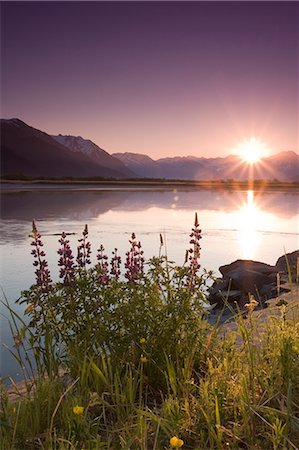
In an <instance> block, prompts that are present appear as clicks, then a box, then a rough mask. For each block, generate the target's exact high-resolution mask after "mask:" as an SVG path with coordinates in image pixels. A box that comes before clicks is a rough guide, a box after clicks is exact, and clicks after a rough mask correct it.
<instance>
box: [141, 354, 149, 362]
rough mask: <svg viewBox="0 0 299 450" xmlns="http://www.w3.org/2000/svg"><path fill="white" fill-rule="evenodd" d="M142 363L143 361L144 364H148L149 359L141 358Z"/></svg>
mask: <svg viewBox="0 0 299 450" xmlns="http://www.w3.org/2000/svg"><path fill="white" fill-rule="evenodd" d="M140 361H141V362H142V363H147V361H148V359H147V357H146V356H141V358H140Z"/></svg>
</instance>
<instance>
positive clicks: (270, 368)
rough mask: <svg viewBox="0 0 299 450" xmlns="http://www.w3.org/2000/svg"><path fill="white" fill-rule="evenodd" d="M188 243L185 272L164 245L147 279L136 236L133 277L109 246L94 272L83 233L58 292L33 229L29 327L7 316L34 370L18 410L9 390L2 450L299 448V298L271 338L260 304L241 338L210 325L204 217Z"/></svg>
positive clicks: (129, 262) (243, 324) (129, 265)
mask: <svg viewBox="0 0 299 450" xmlns="http://www.w3.org/2000/svg"><path fill="white" fill-rule="evenodd" d="M191 234H192V236H191V240H190V248H189V249H188V250H187V255H186V263H185V265H184V266H183V267H176V266H175V265H174V264H172V263H170V262H169V261H168V260H167V258H166V257H164V256H161V253H162V252H161V249H160V254H159V257H157V258H153V259H152V260H151V261H148V265H147V266H146V267H147V270H145V268H143V261H142V259H143V257H142V249H141V245H140V244H139V243H138V242H137V241H136V239H135V237H134V238H133V237H132V239H131V241H130V243H131V247H130V250H129V251H128V253H127V255H126V256H127V258H126V263H125V268H126V275H127V277H123V278H122V277H121V276H119V273H118V272H117V271H114V273H112V274H111V273H110V271H108V272H107V270H108V267H107V265H105V263H106V262H107V264H108V259H105V258H104V253H103V249H102V251H101V257H100V258H99V259H98V264H97V265H96V266H95V267H90V266H89V261H88V230H87V228H86V229H85V235H83V238H82V241H80V253H81V256H79V258H77V266H76V265H75V263H74V264H73V265H71V264H70V263H71V262H74V260H75V258H73V259H70V260H67V258H66V256H67V255H68V256H69V257H70V256H71V254H70V253H69V249H68V248H67V243H66V242H65V237H64V239H63V240H62V243H61V245H62V248H61V249H60V250H61V251H60V253H59V254H60V256H61V257H64V261H63V262H62V263H61V266H60V267H61V268H62V269H63V270H64V271H62V273H61V282H59V283H52V281H51V280H50V278H49V273H47V272H46V276H45V273H44V272H43V271H45V270H48V269H47V266H45V265H44V263H43V261H44V258H45V255H44V253H42V250H41V247H42V246H41V245H40V244H41V239H40V235H39V234H38V231H37V230H36V228H33V242H36V243H37V245H36V246H34V249H35V250H36V253H35V254H34V258H35V260H37V261H38V264H37V265H36V275H37V282H36V285H34V286H33V287H32V288H31V289H30V290H29V291H26V292H24V293H23V297H22V301H24V302H26V305H27V309H26V310H27V314H28V316H29V318H30V321H29V324H28V325H25V323H24V321H23V319H22V318H21V317H18V316H17V314H16V313H14V311H13V310H12V309H10V313H11V317H12V332H13V334H14V335H15V336H16V335H18V341H17V344H18V345H17V347H16V351H18V352H19V354H21V349H22V348H23V350H24V351H23V352H22V354H24V352H25V354H27V355H29V353H30V352H31V354H33V355H34V359H35V363H36V367H37V372H36V374H35V377H34V378H32V382H33V385H32V387H31V388H28V390H27V391H26V392H25V393H24V394H23V395H21V396H20V398H19V399H18V401H13V400H11V399H10V397H9V395H8V392H7V390H6V389H5V387H4V386H3V385H2V388H1V399H2V405H1V413H0V420H1V431H0V439H1V440H0V442H1V449H3V450H10V449H16V450H17V449H20V450H26V449H47V450H50V449H51V450H52V449H53V450H54V449H55V450H56V449H57V450H58V449H59V450H64V449H68V450H75V449H76V450H77V449H78V450H79V449H84V450H87V449H88V450H96V449H127V450H128V449H132V450H133V449H136V450H137V449H142V450H162V449H169V448H181V447H182V448H183V449H198V450H204V449H219V450H220V449H221V450H222V449H224V448H231V449H252V450H267V449H275V450H278V449H298V448H299V401H298V399H299V375H298V374H299V322H298V316H297V317H296V315H294V314H287V312H288V309H290V310H291V308H292V307H293V304H294V303H296V302H298V300H299V299H298V298H294V299H293V302H292V304H290V305H284V304H281V306H278V307H277V308H278V311H279V314H278V315H273V317H271V315H269V318H268V321H267V322H265V323H264V324H263V328H262V329H261V324H260V321H259V320H257V319H256V318H255V315H254V312H253V308H252V309H249V313H248V317H247V319H245V318H244V316H243V315H242V314H236V315H235V322H236V330H235V331H230V330H229V329H228V328H225V325H223V326H222V327H220V326H210V325H209V324H208V322H207V321H206V320H205V312H204V309H203V306H202V302H203V301H204V300H206V298H205V295H206V294H205V293H206V289H205V286H206V282H207V280H208V279H209V278H210V276H211V274H209V273H205V272H201V271H200V270H199V264H198V259H199V256H200V254H199V251H200V246H199V239H200V230H199V226H198V222H197V219H196V220H195V225H194V228H193V229H192V233H191ZM162 246H163V240H162V239H161V247H162ZM65 250H67V251H68V253H67V252H64V253H63V251H65ZM191 250H192V251H191ZM131 257H132V258H131ZM134 258H135V259H134ZM115 261H116V260H115V259H114V262H115ZM113 267H114V269H115V265H114V266H113ZM67 268H68V269H69V270H70V268H72V269H73V270H74V272H73V274H72V273H71V272H70V271H69V272H68V275H70V274H71V275H74V278H73V279H71V278H66V272H65V270H66V269H67ZM105 270H106V272H105ZM103 275H105V276H108V278H109V280H108V281H107V277H103ZM70 280H72V282H70ZM99 280H101V282H102V283H103V284H101V283H100V282H99ZM7 307H8V306H7ZM8 308H9V307H8ZM257 336H258V338H257ZM25 376H26V374H25Z"/></svg>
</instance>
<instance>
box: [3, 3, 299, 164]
mask: <svg viewBox="0 0 299 450" xmlns="http://www.w3.org/2000/svg"><path fill="white" fill-rule="evenodd" d="M1 10H2V11H1V13H2V14H1V16H2V17H1V20H2V36H1V37H2V51H1V63H2V69H1V75H2V86H1V90H2V95H1V96H2V102H1V109H2V111H1V116H2V117H4V118H11V117H18V118H20V119H22V120H24V121H25V122H26V123H28V124H29V125H32V126H34V127H36V128H39V129H42V130H44V131H46V132H48V133H50V134H58V133H61V134H72V135H76V136H77V135H81V136H82V137H84V138H89V139H91V140H93V141H94V142H95V143H96V144H98V145H99V146H101V147H102V148H104V149H106V150H107V151H108V152H109V153H113V152H124V151H132V152H137V153H147V154H148V155H150V156H152V157H153V158H159V157H164V156H175V155H195V156H216V155H219V156H223V155H226V154H229V153H233V152H234V149H235V147H236V146H237V145H238V144H239V143H240V142H241V141H242V140H244V139H248V138H250V137H252V136H255V137H256V138H258V139H260V140H261V141H263V142H265V143H266V144H267V146H268V147H269V149H270V153H276V152H277V151H280V150H295V151H297V152H298V79H299V74H298V58H299V55H298V51H299V48H298V20H299V19H298V18H299V4H298V2H287V1H281V2H271V1H267V2H236V1H234V2H226V1H221V2H186V1H185V2H131V3H130V2H124V1H122V2H24V1H23V2H1Z"/></svg>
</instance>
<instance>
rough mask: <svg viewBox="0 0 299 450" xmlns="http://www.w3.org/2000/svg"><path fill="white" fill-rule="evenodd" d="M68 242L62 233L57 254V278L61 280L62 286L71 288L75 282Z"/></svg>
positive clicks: (71, 254) (72, 257)
mask: <svg viewBox="0 0 299 450" xmlns="http://www.w3.org/2000/svg"><path fill="white" fill-rule="evenodd" d="M69 242H70V241H69V240H68V239H66V234H65V232H63V233H62V234H61V238H60V239H59V243H60V245H61V247H60V248H59V249H58V251H57V253H58V255H60V258H59V260H58V265H59V266H60V272H59V278H63V284H65V285H66V286H71V285H73V284H74V282H75V268H74V261H73V259H74V256H73V253H72V250H71V247H70V245H69Z"/></svg>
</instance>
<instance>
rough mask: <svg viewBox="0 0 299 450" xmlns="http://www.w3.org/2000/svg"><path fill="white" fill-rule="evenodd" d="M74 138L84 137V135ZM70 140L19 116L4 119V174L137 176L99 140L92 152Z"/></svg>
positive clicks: (2, 157) (2, 167)
mask: <svg viewBox="0 0 299 450" xmlns="http://www.w3.org/2000/svg"><path fill="white" fill-rule="evenodd" d="M73 139H78V140H79V141H81V140H82V141H84V140H83V139H82V138H73ZM59 141H60V142H59ZM89 142H90V141H89ZM90 143H91V142H90ZM66 144H67V142H63V140H62V139H61V140H60V139H59V137H57V138H55V139H54V138H53V137H52V136H50V135H48V134H46V133H44V132H42V131H40V130H37V129H35V128H32V127H30V126H29V125H27V124H26V123H24V122H22V121H21V120H19V119H10V120H5V119H2V120H1V173H2V175H3V176H16V177H18V176H27V177H105V178H127V177H131V176H134V174H133V173H132V172H131V171H130V169H128V168H127V167H126V166H124V165H123V164H122V162H121V161H119V160H118V159H116V158H114V157H113V156H110V155H109V154H108V153H107V152H105V151H104V150H102V149H100V148H99V147H97V146H96V145H95V144H93V152H92V155H90V154H88V153H86V152H83V151H74V150H73V149H70V148H69V146H68V145H66Z"/></svg>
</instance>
